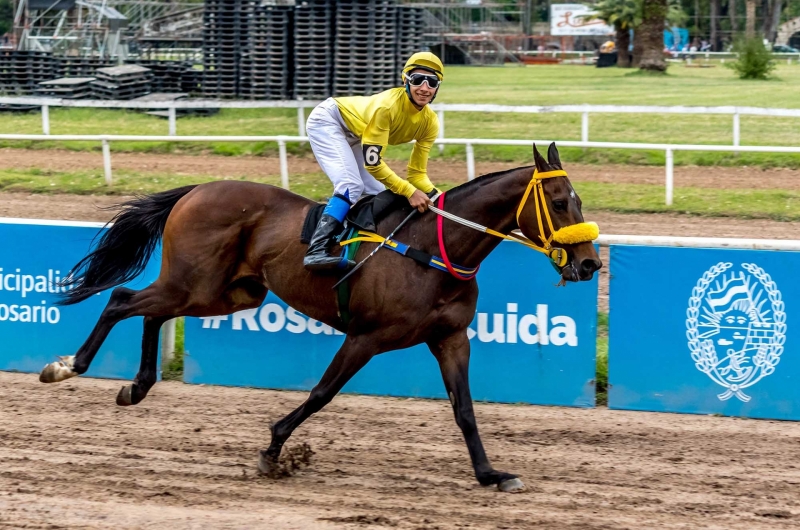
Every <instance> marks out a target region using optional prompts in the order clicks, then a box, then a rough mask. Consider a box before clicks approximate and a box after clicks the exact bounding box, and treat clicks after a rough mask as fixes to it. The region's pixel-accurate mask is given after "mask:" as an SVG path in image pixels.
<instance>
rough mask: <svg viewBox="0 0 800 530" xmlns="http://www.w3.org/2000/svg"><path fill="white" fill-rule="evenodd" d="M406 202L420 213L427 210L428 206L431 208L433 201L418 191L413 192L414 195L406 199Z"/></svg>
mask: <svg viewBox="0 0 800 530" xmlns="http://www.w3.org/2000/svg"><path fill="white" fill-rule="evenodd" d="M408 202H409V203H410V204H411V206H413V207H414V208H416V209H417V210H419V211H420V212H424V211H425V210H427V209H428V206H433V201H431V199H430V198H429V197H428V196H427V195H425V194H424V193H422V192H421V191H419V190H414V194H413V195H412V196H411V197H409V198H408Z"/></svg>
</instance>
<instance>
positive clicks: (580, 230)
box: [553, 223, 600, 245]
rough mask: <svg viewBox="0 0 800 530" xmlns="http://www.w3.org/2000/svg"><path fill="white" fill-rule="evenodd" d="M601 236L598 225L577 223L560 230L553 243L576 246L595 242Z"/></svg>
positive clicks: (554, 234)
mask: <svg viewBox="0 0 800 530" xmlns="http://www.w3.org/2000/svg"><path fill="white" fill-rule="evenodd" d="M599 236H600V227H599V226H597V223H577V224H574V225H570V226H565V227H563V228H559V229H558V230H556V231H555V232H554V233H553V241H555V242H556V243H561V244H564V245H575V244H577V243H587V242H589V241H594V240H595V239H597V238H598V237H599Z"/></svg>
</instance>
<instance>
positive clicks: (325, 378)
mask: <svg viewBox="0 0 800 530" xmlns="http://www.w3.org/2000/svg"><path fill="white" fill-rule="evenodd" d="M377 344H378V341H376V340H375V337H373V336H371V335H360V336H357V337H351V336H349V335H348V336H347V337H346V338H345V340H344V344H342V347H341V348H339V351H338V352H336V355H335V356H334V357H333V360H332V361H331V364H330V365H329V366H328V368H327V369H326V370H325V373H324V374H323V375H322V378H321V379H320V380H319V383H317V386H315V387H314V388H313V389H311V393H310V394H309V396H308V398H307V399H306V400H305V402H304V403H303V404H302V405H300V406H299V407H297V408H296V409H295V410H293V411H292V412H291V413H290V414H289V415H288V416H286V417H285V418H283V419H282V420H280V421H278V422H277V423H275V424H274V425H273V426H272V429H271V430H272V441H271V442H270V445H269V448H268V449H266V450H263V451H261V454H260V457H259V459H258V469H259V470H260V471H261V472H262V473H264V474H266V475H271V474H272V472H273V471H275V470H276V469H277V468H278V461H279V458H280V456H281V449H283V444H284V443H286V440H288V439H289V436H291V435H292V432H293V431H294V430H295V429H296V428H297V427H299V426H300V424H301V423H303V422H304V421H305V420H306V419H308V417H309V416H311V415H312V414H314V413H315V412H319V411H320V410H321V409H322V407H324V406H325V405H327V404H328V403H330V402H331V400H332V399H333V398H334V396H336V394H338V393H339V391H340V390H341V389H342V387H343V386H344V385H345V384H347V382H348V381H349V380H350V378H351V377H353V376H354V375H355V374H356V373H357V372H358V371H359V370H361V368H363V367H364V366H365V365H366V364H367V362H369V360H370V359H372V357H373V356H374V355H375V354H376V353H378V352H379V349H378V346H377Z"/></svg>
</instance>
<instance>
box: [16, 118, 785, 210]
mask: <svg viewBox="0 0 800 530" xmlns="http://www.w3.org/2000/svg"><path fill="white" fill-rule="evenodd" d="M0 140H19V141H53V140H56V141H64V142H86V141H90V142H100V144H101V145H102V151H103V169H104V173H105V181H106V184H108V185H111V184H112V182H113V180H112V169H111V142H275V143H277V144H278V155H279V157H280V172H281V186H283V187H284V188H285V189H287V190H288V189H289V159H288V155H287V152H286V144H287V143H289V142H292V143H305V142H308V137H306V136H135V135H105V134H83V135H82V134H65V135H45V134H0ZM550 141H551V140H496V139H480V138H443V139H438V140H437V141H436V143H437V144H451V145H463V146H465V148H466V149H465V151H466V155H467V180H472V179H474V178H475V151H474V146H476V145H507V146H530V145H531V144H533V143H537V144H541V145H545V144H548V143H550ZM556 144H557V145H559V146H561V147H582V148H585V149H634V150H644V151H664V153H665V155H666V156H665V158H666V173H665V179H664V188H665V204H667V205H668V206H669V205H671V204H672V202H673V195H674V188H675V185H674V180H675V179H674V162H673V160H674V153H675V152H676V151H709V152H737V153H798V154H800V147H781V146H744V145H742V146H736V147H734V146H728V145H690V144H646V143H624V142H578V141H573V140H564V141H556Z"/></svg>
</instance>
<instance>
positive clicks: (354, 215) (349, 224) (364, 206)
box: [300, 190, 411, 244]
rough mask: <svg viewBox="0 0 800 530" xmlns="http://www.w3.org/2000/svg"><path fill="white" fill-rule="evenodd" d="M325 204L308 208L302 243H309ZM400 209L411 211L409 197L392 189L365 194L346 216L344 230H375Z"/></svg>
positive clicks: (301, 237) (301, 236) (301, 234)
mask: <svg viewBox="0 0 800 530" xmlns="http://www.w3.org/2000/svg"><path fill="white" fill-rule="evenodd" d="M325 206H327V204H318V205H316V206H313V207H312V208H311V209H310V210H308V214H307V215H306V219H305V221H304V222H303V229H302V231H301V233H300V242H301V243H304V244H308V242H309V241H311V236H313V235H314V229H315V228H316V227H317V223H319V218H320V217H321V216H322V211H323V210H324V209H325ZM400 209H406V210H408V211H411V205H410V204H408V199H406V198H405V197H403V196H402V195H397V194H395V193H392V192H391V191H390V190H386V191H382V192H380V193H379V194H377V195H365V196H364V197H362V198H361V199H360V200H359V201H358V202H357V203H356V204H355V205H354V206H353V207H352V208H350V211H349V212H348V213H347V217H346V218H345V223H344V229H343V230H342V232H347V231H348V230H349V229H350V228H356V229H357V230H367V231H369V232H375V230H377V228H378V223H379V222H380V221H381V220H382V219H383V218H385V217H386V216H388V215H389V214H390V213H392V212H394V211H395V210H400Z"/></svg>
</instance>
